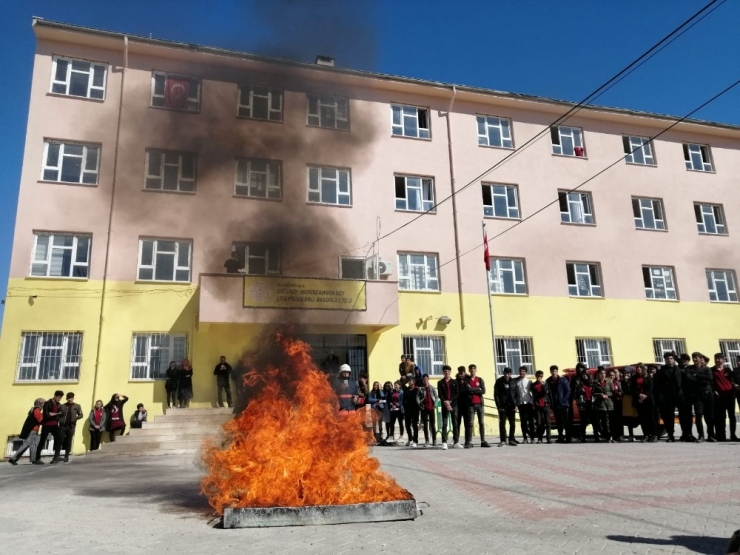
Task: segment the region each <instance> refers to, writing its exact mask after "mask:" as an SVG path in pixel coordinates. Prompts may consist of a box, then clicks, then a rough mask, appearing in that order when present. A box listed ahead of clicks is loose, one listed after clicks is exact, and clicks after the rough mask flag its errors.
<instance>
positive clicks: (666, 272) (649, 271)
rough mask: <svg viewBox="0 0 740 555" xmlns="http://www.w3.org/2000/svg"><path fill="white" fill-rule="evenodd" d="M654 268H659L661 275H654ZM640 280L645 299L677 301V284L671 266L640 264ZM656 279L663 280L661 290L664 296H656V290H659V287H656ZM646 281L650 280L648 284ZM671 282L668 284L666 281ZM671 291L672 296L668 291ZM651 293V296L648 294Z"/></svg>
mask: <svg viewBox="0 0 740 555" xmlns="http://www.w3.org/2000/svg"><path fill="white" fill-rule="evenodd" d="M655 270H660V271H661V275H660V276H657V275H655V273H654V272H655ZM642 280H643V285H644V286H645V299H646V300H648V301H678V300H679V297H678V285H677V284H676V273H675V268H674V267H673V266H650V265H647V264H646V265H643V266H642ZM656 280H662V281H663V292H664V294H665V295H666V296H665V297H657V296H656V292H657V291H660V288H659V287H656ZM648 281H649V282H650V283H649V284H648ZM669 281H670V282H671V283H672V286H671V287H669V286H668V282H669ZM671 292H673V297H671V296H670V293H671ZM650 295H653V296H650Z"/></svg>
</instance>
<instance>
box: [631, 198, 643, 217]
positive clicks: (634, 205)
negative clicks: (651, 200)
mask: <svg viewBox="0 0 740 555" xmlns="http://www.w3.org/2000/svg"><path fill="white" fill-rule="evenodd" d="M632 214H634V216H635V218H641V217H642V213H641V212H640V201H639V200H638V199H636V198H633V199H632Z"/></svg>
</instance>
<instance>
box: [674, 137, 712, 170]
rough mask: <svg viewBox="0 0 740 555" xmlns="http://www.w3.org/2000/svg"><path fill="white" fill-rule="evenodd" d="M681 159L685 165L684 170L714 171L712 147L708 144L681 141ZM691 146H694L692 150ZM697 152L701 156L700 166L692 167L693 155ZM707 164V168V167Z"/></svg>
mask: <svg viewBox="0 0 740 555" xmlns="http://www.w3.org/2000/svg"><path fill="white" fill-rule="evenodd" d="M682 145H683V160H684V163H685V165H686V171H693V172H702V173H715V168H714V158H713V157H712V148H711V147H710V146H709V145H708V144H701V143H682ZM692 147H696V149H694V151H692ZM695 154H698V155H699V156H700V157H701V166H702V167H701V168H695V167H694V159H693V157H692V156H693V155H695ZM707 166H709V169H707Z"/></svg>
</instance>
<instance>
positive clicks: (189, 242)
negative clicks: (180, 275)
mask: <svg viewBox="0 0 740 555" xmlns="http://www.w3.org/2000/svg"><path fill="white" fill-rule="evenodd" d="M148 241H150V242H152V243H153V245H152V263H151V264H142V254H143V250H144V243H145V242H148ZM160 242H166V243H174V244H175V250H174V252H172V253H171V252H170V251H162V252H161V253H160V251H159V250H158V247H159V243H160ZM180 245H188V266H187V267H185V266H180V265H178V259H179V258H180ZM159 254H163V255H169V254H172V256H173V258H174V260H173V263H172V279H157V255H159ZM142 270H145V271H146V270H151V272H152V277H151V278H150V279H148V278H144V277H141V272H142ZM183 271H187V272H188V278H187V279H186V280H178V279H176V278H177V272H183ZM192 278H193V241H192V239H165V238H161V237H139V255H138V260H137V265H136V281H143V282H155V283H182V284H190V283H192Z"/></svg>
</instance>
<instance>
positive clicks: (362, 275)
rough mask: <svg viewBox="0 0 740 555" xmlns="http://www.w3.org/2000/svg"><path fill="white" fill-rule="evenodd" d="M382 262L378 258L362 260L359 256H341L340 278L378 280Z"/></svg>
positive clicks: (372, 257)
mask: <svg viewBox="0 0 740 555" xmlns="http://www.w3.org/2000/svg"><path fill="white" fill-rule="evenodd" d="M379 264H380V260H379V259H378V257H377V256H371V257H369V258H362V257H357V256H340V257H339V278H340V279H360V280H368V279H369V280H374V279H378V278H377V275H378V266H379Z"/></svg>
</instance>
